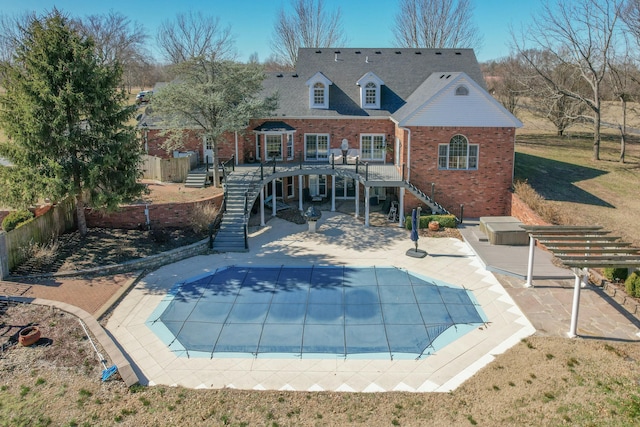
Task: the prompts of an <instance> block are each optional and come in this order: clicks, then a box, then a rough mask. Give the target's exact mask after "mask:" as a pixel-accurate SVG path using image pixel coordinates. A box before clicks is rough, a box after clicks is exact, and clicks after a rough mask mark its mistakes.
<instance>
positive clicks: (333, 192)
mask: <svg viewBox="0 0 640 427" xmlns="http://www.w3.org/2000/svg"><path fill="white" fill-rule="evenodd" d="M335 211H336V176H335V175H332V176H331V212H335Z"/></svg>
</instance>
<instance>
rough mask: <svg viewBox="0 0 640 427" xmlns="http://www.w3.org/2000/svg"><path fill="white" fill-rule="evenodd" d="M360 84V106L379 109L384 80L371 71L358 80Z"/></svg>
mask: <svg viewBox="0 0 640 427" xmlns="http://www.w3.org/2000/svg"><path fill="white" fill-rule="evenodd" d="M356 84H357V85H358V86H360V107H362V108H366V109H370V110H379V109H380V93H381V92H382V85H383V84H384V82H383V81H382V79H380V78H379V77H378V76H376V75H375V74H374V73H372V72H369V73H367V74H365V75H364V76H362V77H361V78H360V80H358V81H357V82H356Z"/></svg>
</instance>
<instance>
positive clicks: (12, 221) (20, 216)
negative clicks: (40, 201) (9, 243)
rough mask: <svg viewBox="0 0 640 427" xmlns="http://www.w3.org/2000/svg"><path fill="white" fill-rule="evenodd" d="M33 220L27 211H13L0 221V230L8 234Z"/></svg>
mask: <svg viewBox="0 0 640 427" xmlns="http://www.w3.org/2000/svg"><path fill="white" fill-rule="evenodd" d="M31 219H33V214H32V213H31V212H29V211H28V210H26V209H24V210H20V211H13V212H11V213H10V214H9V215H7V216H6V217H5V218H4V219H3V220H2V228H3V229H4V231H6V232H9V231H11V230H13V229H14V228H17V227H19V226H21V225H22V224H24V223H25V222H28V221H29V220H31Z"/></svg>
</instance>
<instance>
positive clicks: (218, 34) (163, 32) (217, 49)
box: [156, 12, 235, 64]
mask: <svg viewBox="0 0 640 427" xmlns="http://www.w3.org/2000/svg"><path fill="white" fill-rule="evenodd" d="M156 41H157V43H158V46H159V48H160V50H161V51H162V54H163V55H164V57H165V58H166V60H167V61H169V62H170V63H171V64H180V63H182V62H185V61H190V60H192V59H194V58H201V57H206V58H212V57H216V58H218V59H225V58H231V57H233V56H234V54H235V47H234V41H233V37H232V35H231V28H230V27H225V28H222V26H221V25H220V19H219V18H216V17H212V16H205V15H202V14H201V13H194V12H189V13H188V14H179V15H177V16H176V19H175V21H164V22H162V24H161V25H160V28H159V29H158V33H157V36H156Z"/></svg>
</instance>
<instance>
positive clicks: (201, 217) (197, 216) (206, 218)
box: [189, 203, 218, 234]
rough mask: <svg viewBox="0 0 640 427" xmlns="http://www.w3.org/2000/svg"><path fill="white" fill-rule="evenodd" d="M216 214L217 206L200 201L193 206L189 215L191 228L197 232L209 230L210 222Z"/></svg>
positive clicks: (203, 232) (204, 232)
mask: <svg viewBox="0 0 640 427" xmlns="http://www.w3.org/2000/svg"><path fill="white" fill-rule="evenodd" d="M217 215H218V208H217V207H216V205H214V204H213V203H201V204H197V205H195V206H194V208H193V210H192V211H191V214H190V216H189V224H190V225H191V229H192V230H193V231H194V232H196V233H199V234H206V233H208V232H209V224H211V223H212V222H213V221H214V220H215V219H216V216H217Z"/></svg>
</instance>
